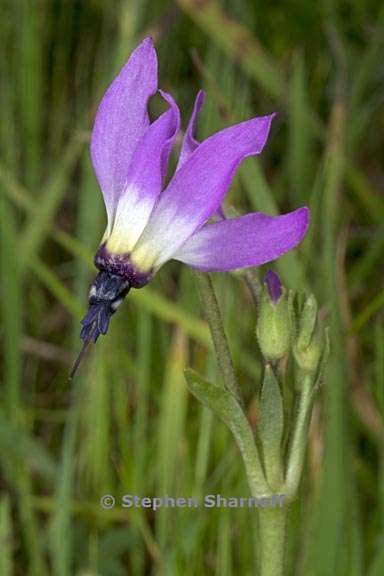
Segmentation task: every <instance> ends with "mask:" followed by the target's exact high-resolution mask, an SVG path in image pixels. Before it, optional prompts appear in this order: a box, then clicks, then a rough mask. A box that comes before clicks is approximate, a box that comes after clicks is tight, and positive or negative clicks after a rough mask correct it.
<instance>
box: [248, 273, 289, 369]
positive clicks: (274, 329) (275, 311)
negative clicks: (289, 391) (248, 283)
mask: <svg viewBox="0 0 384 576" xmlns="http://www.w3.org/2000/svg"><path fill="white" fill-rule="evenodd" d="M256 336H257V340H258V342H259V346H260V350H261V353H262V355H263V356H264V358H265V360H266V361H267V362H276V361H277V360H281V359H282V358H284V356H286V355H287V354H288V353H289V351H290V348H291V342H292V322H291V296H290V295H288V294H287V292H286V290H285V288H284V287H283V286H282V285H281V283H280V280H279V277H278V276H277V274H275V273H274V272H272V271H271V270H269V271H268V272H267V274H266V275H265V278H264V286H263V288H262V291H261V296H260V306H259V316H258V320H257V326H256Z"/></svg>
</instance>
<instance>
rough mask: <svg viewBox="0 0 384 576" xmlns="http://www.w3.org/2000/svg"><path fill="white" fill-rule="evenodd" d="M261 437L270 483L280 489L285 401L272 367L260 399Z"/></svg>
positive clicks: (269, 367) (264, 381) (268, 370)
mask: <svg viewBox="0 0 384 576" xmlns="http://www.w3.org/2000/svg"><path fill="white" fill-rule="evenodd" d="M260 411H261V417H260V424H259V435H260V440H261V445H262V447H263V455H264V465H265V469H266V473H267V479H268V482H269V483H270V484H271V486H272V487H276V488H277V487H278V486H279V485H280V484H281V482H282V480H283V473H282V460H281V441H282V437H283V430H284V412H283V400H282V397H281V392H280V386H279V383H278V381H277V379H276V377H275V375H274V373H273V370H272V368H271V366H270V365H267V366H266V368H265V373H264V380H263V387H262V389H261V398H260Z"/></svg>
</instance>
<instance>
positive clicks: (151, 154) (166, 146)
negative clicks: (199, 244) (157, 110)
mask: <svg viewBox="0 0 384 576" xmlns="http://www.w3.org/2000/svg"><path fill="white" fill-rule="evenodd" d="M161 95H162V96H163V98H164V99H165V100H166V101H167V103H168V104H169V106H170V108H169V109H168V110H167V111H166V112H164V113H163V114H162V115H161V116H159V118H157V120H156V121H155V122H153V123H152V124H151V125H150V126H149V127H148V128H147V131H146V132H145V134H144V136H143V138H142V139H141V141H140V143H139V144H138V146H137V148H136V150H135V152H134V154H133V156H132V161H131V165H130V167H129V170H128V174H127V178H126V182H125V189H124V192H123V193H122V194H121V196H120V198H119V200H118V203H117V208H116V215H115V219H114V221H113V225H112V233H111V236H110V238H109V239H108V240H107V246H108V248H109V249H110V250H111V251H112V252H115V253H122V252H129V251H131V250H132V248H133V247H134V245H135V243H136V241H137V239H138V238H139V236H140V234H141V233H142V231H143V229H144V227H145V225H146V224H147V222H148V219H149V216H150V214H151V212H152V209H153V206H154V204H155V202H156V200H157V197H158V195H159V194H160V192H161V188H162V183H163V179H164V176H165V174H166V170H167V165H168V158H169V154H170V152H171V149H172V145H173V143H174V141H175V138H176V135H177V132H178V130H179V126H180V113H179V109H178V107H177V104H176V103H175V101H174V100H173V98H172V97H171V96H170V95H169V94H167V93H165V92H161Z"/></svg>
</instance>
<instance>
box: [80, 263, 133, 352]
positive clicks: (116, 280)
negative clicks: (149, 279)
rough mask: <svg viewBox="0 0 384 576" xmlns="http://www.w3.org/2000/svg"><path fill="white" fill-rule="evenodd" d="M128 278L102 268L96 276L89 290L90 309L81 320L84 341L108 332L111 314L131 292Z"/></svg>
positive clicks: (81, 335)
mask: <svg viewBox="0 0 384 576" xmlns="http://www.w3.org/2000/svg"><path fill="white" fill-rule="evenodd" d="M130 287H131V286H130V283H129V282H128V280H127V279H126V278H123V277H122V276H119V275H117V274H112V273H111V272H108V271H106V270H102V271H101V272H99V274H98V275H97V276H96V278H95V280H94V282H93V284H92V286H91V289H90V291H89V310H88V312H87V314H86V315H85V316H84V318H83V319H82V321H81V325H82V328H81V332H80V337H81V339H82V340H84V342H96V340H97V339H98V337H99V336H100V334H106V333H107V330H108V326H109V321H110V319H111V316H112V315H113V314H114V313H115V312H116V310H117V308H118V307H119V306H120V304H121V303H122V302H123V300H124V298H125V297H126V295H127V294H128V292H129V289H130Z"/></svg>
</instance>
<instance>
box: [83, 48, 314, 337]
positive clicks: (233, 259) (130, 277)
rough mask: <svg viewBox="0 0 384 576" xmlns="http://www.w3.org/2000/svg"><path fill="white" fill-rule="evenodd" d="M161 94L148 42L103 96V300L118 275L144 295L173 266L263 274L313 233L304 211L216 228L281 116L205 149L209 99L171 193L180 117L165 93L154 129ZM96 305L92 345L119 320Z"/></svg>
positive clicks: (96, 147) (227, 131) (97, 166)
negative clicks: (152, 103) (155, 101)
mask: <svg viewBox="0 0 384 576" xmlns="http://www.w3.org/2000/svg"><path fill="white" fill-rule="evenodd" d="M156 92H157V57H156V52H155V48H154V45H153V42H152V40H151V39H150V38H146V39H145V40H143V42H142V43H141V44H140V45H139V46H138V47H137V48H136V49H135V50H134V52H133V53H132V54H131V57H130V58H129V60H128V62H127V63H126V64H125V66H123V68H122V69H121V71H120V73H119V74H118V76H117V77H116V78H115V80H114V81H113V82H112V84H111V85H110V87H109V88H108V90H107V91H106V93H105V95H104V97H103V99H102V101H101V103H100V106H99V108H98V110H97V113H96V118H95V124H94V128H93V132H92V137H91V158H92V163H93V167H94V170H95V173H96V177H97V180H98V182H99V185H100V188H101V191H102V193H103V197H104V202H105V206H106V210H107V219H108V221H107V228H106V231H105V234H104V237H103V239H102V242H101V246H100V248H99V250H98V252H97V254H96V258H95V264H96V266H97V267H98V268H99V269H100V270H101V272H102V274H101V276H100V275H99V276H98V279H99V280H96V281H95V284H94V286H95V289H96V292H98V290H99V289H101V288H100V287H101V286H102V285H103V283H104V282H107V283H108V282H109V281H110V278H115V277H118V278H120V279H121V282H122V283H123V282H128V285H129V287H133V288H140V287H142V286H144V285H145V284H146V283H147V282H148V281H149V280H150V279H151V278H152V276H153V275H154V274H155V273H156V272H157V271H158V270H159V268H160V267H161V266H162V265H163V264H164V263H165V262H167V261H168V260H170V259H172V258H173V259H176V260H179V261H181V262H184V263H185V264H188V265H189V266H192V267H194V268H197V269H199V270H203V271H227V270H232V269H235V268H244V267H248V266H258V265H260V264H264V263H265V262H269V261H271V260H275V259H276V258H278V257H279V256H281V254H284V253H285V252H287V251H288V250H290V249H291V248H294V247H295V246H296V245H297V244H298V243H299V242H300V241H301V240H302V238H303V236H304V235H305V232H306V230H307V227H308V220H309V212H308V209H307V208H299V209H298V210H295V211H294V212H290V213H288V214H285V215H283V216H268V215H265V214H262V213H260V212H253V213H250V214H246V215H244V216H240V217H238V218H231V219H221V220H220V221H215V222H213V223H212V222H209V220H210V219H211V218H212V217H213V216H214V215H215V214H217V213H220V206H221V204H222V202H223V199H224V196H225V194H226V192H227V191H228V188H229V186H230V184H231V181H232V178H233V176H234V174H235V172H236V169H237V168H238V166H239V164H240V163H241V161H242V160H243V159H244V158H246V157H248V156H253V155H256V154H260V152H261V151H262V149H263V148H264V145H265V143H266V141H267V137H268V133H269V129H270V126H271V122H272V119H273V116H274V115H273V114H271V115H269V116H262V117H258V118H252V119H250V120H246V121H245V122H241V123H239V124H235V125H233V126H229V127H227V128H224V129H223V130H220V131H219V132H216V133H215V134H213V135H212V136H210V137H209V138H207V139H206V140H205V141H203V142H201V143H200V142H198V141H197V140H196V138H195V130H196V123H197V116H198V114H199V111H200V108H201V106H202V104H203V101H204V93H203V92H202V91H200V92H199V93H198V94H197V97H196V100H195V104H194V108H193V111H192V115H191V118H190V120H189V123H188V126H187V128H186V131H185V134H184V139H183V143H182V147H181V152H180V156H179V161H178V164H177V167H176V170H175V173H174V175H173V177H172V178H171V180H170V182H169V184H168V185H167V186H166V187H165V188H164V179H165V176H166V173H167V166H168V159H169V155H170V153H171V150H172V148H173V145H174V143H175V139H176V136H177V134H178V132H179V127H180V113H179V109H178V106H177V104H176V102H175V101H174V99H173V98H172V96H171V95H170V94H167V93H166V92H163V91H161V90H159V93H160V95H161V97H162V99H163V100H164V102H165V105H166V107H167V109H166V111H165V112H163V113H162V114H161V115H160V116H159V117H158V118H157V119H155V120H154V121H150V119H149V115H148V101H149V99H150V98H151V96H153V95H154V94H155V93H156ZM108 274H109V275H110V277H108ZM122 285H123V284H122ZM125 293H126V292H125ZM124 295H125V294H124V290H123V291H122V297H124ZM89 304H90V310H89V312H88V314H87V316H86V317H85V318H84V320H83V329H82V332H81V337H82V338H83V340H84V341H85V342H86V341H90V340H91V341H95V340H96V338H97V336H98V335H99V334H100V333H104V332H105V331H106V329H107V327H108V322H109V318H110V315H111V313H112V312H113V306H112V305H109V308H108V307H107V304H105V303H100V302H98V303H97V304H92V302H91V300H90V302H89Z"/></svg>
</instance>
